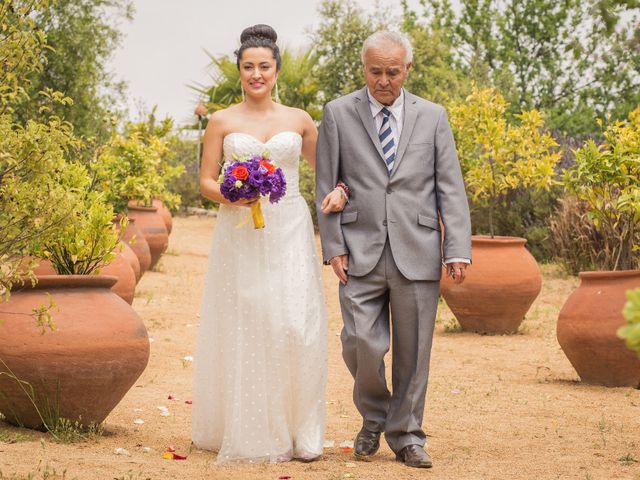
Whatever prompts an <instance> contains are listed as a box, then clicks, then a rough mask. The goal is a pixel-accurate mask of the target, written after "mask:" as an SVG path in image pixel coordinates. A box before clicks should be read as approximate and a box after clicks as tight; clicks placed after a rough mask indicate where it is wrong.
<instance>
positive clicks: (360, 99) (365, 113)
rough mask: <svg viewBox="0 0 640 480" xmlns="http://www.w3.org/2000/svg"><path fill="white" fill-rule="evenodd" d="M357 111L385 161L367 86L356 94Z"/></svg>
mask: <svg viewBox="0 0 640 480" xmlns="http://www.w3.org/2000/svg"><path fill="white" fill-rule="evenodd" d="M355 101H356V111H357V112H358V115H359V116H360V120H361V121H362V124H363V125H364V129H365V130H366V131H367V133H368V134H369V137H370V138H371V141H372V142H373V145H374V146H375V147H376V149H377V150H378V154H380V158H381V159H382V161H383V162H384V154H383V153H382V146H381V145H380V139H379V138H378V132H376V127H375V124H374V123H373V117H372V116H371V108H370V107H369V97H368V96H367V87H364V88H363V89H362V90H360V92H359V95H357V96H356V100H355Z"/></svg>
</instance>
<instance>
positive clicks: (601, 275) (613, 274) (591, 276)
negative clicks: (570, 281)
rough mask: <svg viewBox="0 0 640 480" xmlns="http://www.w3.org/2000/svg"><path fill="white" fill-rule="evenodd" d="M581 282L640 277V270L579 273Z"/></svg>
mask: <svg viewBox="0 0 640 480" xmlns="http://www.w3.org/2000/svg"><path fill="white" fill-rule="evenodd" d="M578 277H580V279H581V280H606V279H609V278H616V279H617V278H629V277H640V270H595V271H587V272H579V273H578Z"/></svg>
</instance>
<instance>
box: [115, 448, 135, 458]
mask: <svg viewBox="0 0 640 480" xmlns="http://www.w3.org/2000/svg"><path fill="white" fill-rule="evenodd" d="M113 453H115V454H116V455H126V456H129V455H131V454H130V453H129V451H128V450H127V449H126V448H116V449H115V450H114V451H113Z"/></svg>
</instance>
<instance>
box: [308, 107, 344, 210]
mask: <svg viewBox="0 0 640 480" xmlns="http://www.w3.org/2000/svg"><path fill="white" fill-rule="evenodd" d="M303 114H304V120H303V122H304V123H303V125H304V129H303V134H302V156H303V157H304V158H305V159H306V160H307V162H309V165H311V168H313V169H314V170H315V169H316V144H317V142H318V129H317V128H316V125H315V123H313V119H312V118H311V116H310V115H309V114H308V113H307V112H303ZM346 203H347V195H346V193H345V192H344V190H343V189H341V188H338V187H336V188H334V189H333V190H332V191H331V192H329V193H328V194H327V196H326V197H324V199H323V200H322V211H323V212H324V213H331V212H341V211H342V210H343V209H344V206H345V204H346Z"/></svg>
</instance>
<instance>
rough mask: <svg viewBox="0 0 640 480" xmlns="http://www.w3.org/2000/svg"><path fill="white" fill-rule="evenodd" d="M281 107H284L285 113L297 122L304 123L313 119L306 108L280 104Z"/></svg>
mask: <svg viewBox="0 0 640 480" xmlns="http://www.w3.org/2000/svg"><path fill="white" fill-rule="evenodd" d="M282 107H283V108H284V109H285V112H286V115H287V116H289V117H290V118H291V119H292V120H294V121H295V122H297V123H301V124H305V123H308V122H311V121H313V120H312V118H311V115H309V112H307V111H306V110H303V109H301V108H296V107H288V106H286V105H282Z"/></svg>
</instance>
